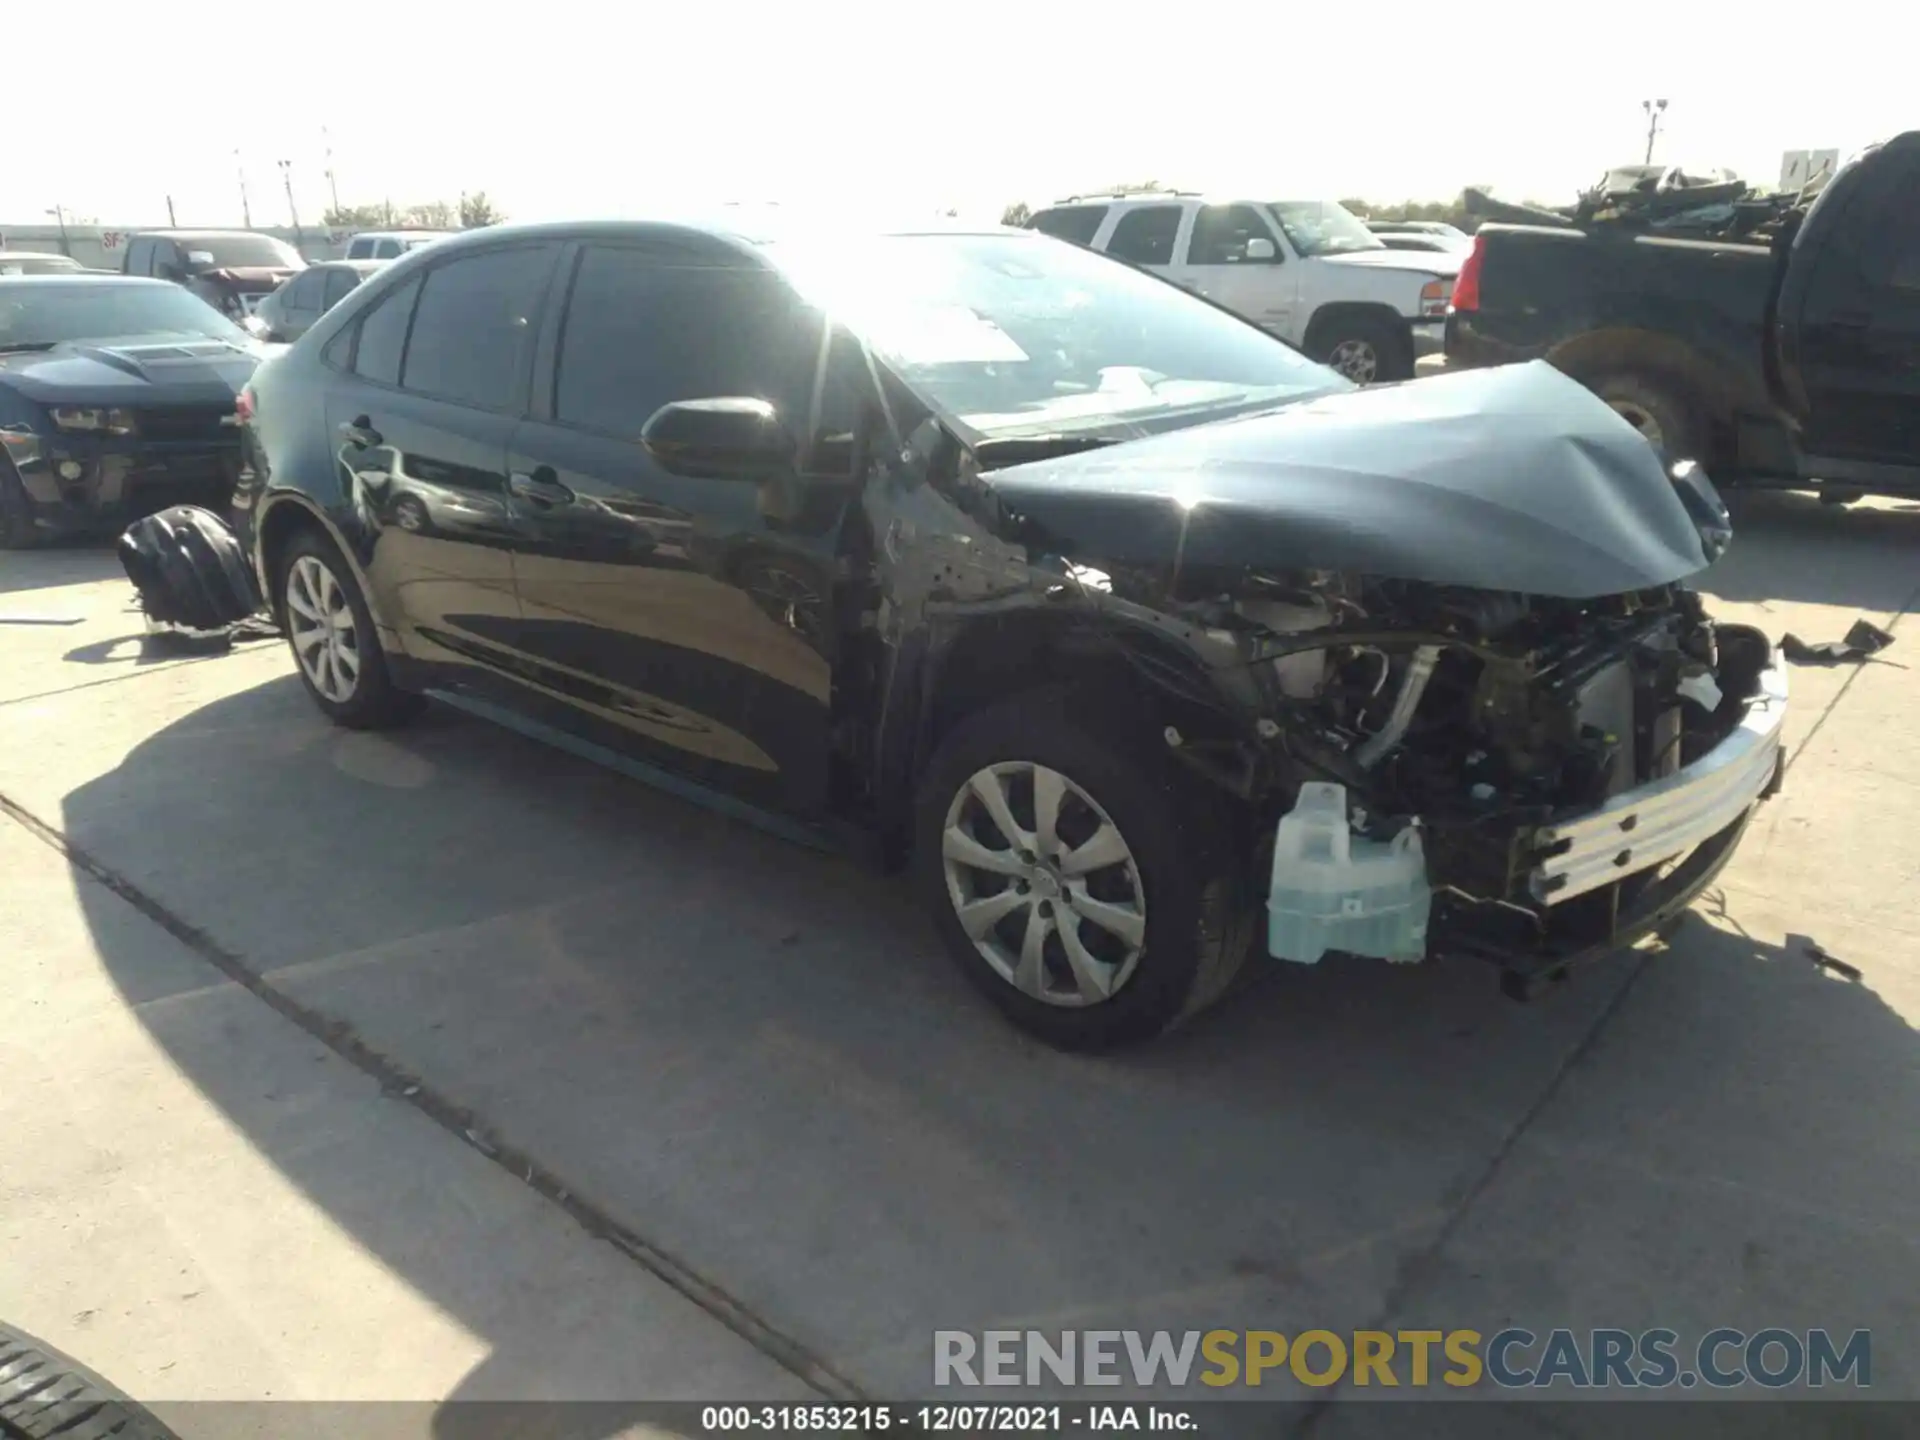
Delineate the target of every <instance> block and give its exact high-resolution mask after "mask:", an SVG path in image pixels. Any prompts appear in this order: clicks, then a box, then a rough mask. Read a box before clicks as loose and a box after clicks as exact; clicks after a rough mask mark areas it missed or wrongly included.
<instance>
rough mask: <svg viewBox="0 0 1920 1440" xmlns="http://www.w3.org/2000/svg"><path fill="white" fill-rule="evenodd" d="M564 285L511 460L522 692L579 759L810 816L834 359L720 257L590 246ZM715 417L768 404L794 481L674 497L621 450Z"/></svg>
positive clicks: (663, 476) (835, 517) (790, 313)
mask: <svg viewBox="0 0 1920 1440" xmlns="http://www.w3.org/2000/svg"><path fill="white" fill-rule="evenodd" d="M569 268H570V270H571V274H570V276H569V280H568V298H567V302H566V305H565V308H564V310H563V311H561V312H559V314H558V316H557V323H556V324H555V326H554V335H553V339H552V345H551V358H552V367H551V373H550V375H547V374H545V373H544V372H537V374H538V375H540V378H538V379H537V380H536V391H535V398H534V406H535V413H534V415H533V416H531V417H530V418H529V419H528V420H527V421H526V422H525V423H524V424H523V425H521V426H520V427H519V429H518V430H517V432H516V433H515V435H514V437H513V441H512V445H511V456H510V470H511V474H512V486H513V490H514V494H513V507H514V511H515V515H516V518H517V520H518V522H519V537H520V538H519V540H518V541H517V542H516V543H517V545H518V549H517V552H516V556H515V565H514V573H515V581H516V586H517V589H518V592H519V596H520V608H521V623H520V627H519V632H518V633H519V634H520V635H521V637H522V641H521V647H522V648H523V649H524V650H525V651H526V652H528V653H529V654H530V655H531V656H533V657H534V659H535V660H536V661H537V662H538V664H539V665H540V666H541V674H540V679H539V681H538V684H539V688H540V689H541V690H542V692H543V693H544V694H545V695H546V696H547V698H548V699H549V700H550V701H551V702H553V704H554V712H553V713H554V718H555V719H557V720H558V721H559V722H560V723H562V724H565V725H567V726H568V727H569V728H571V729H573V730H575V731H576V732H578V733H580V734H582V735H584V736H585V737H587V738H589V739H591V740H593V741H595V742H596V743H599V744H603V745H607V746H610V747H612V748H615V749H618V750H622V751H624V752H627V753H629V754H632V755H635V756H637V757H639V758H641V759H643V760H646V761H648V762H651V763H655V764H659V765H663V766H665V767H667V768H670V769H673V770H676V771H679V772H681V773H683V774H686V775H689V776H691V777H692V778H694V779H696V780H699V781H700V782H702V783H704V784H708V785H711V786H715V787H718V788H721V789H725V790H728V791H731V792H733V793H735V794H737V795H739V796H741V797H743V798H746V799H749V800H751V801H753V802H754V803H756V804H762V805H769V806H777V807H780V808H786V809H791V810H794V811H797V812H800V813H811V812H815V811H818V810H819V809H821V808H822V806H823V805H824V803H825V798H826V786H827V768H826V767H827V755H828V721H829V711H830V707H831V703H832V673H833V669H832V667H833V654H834V638H833V626H832V623H831V607H832V604H833V591H834V579H835V555H836V551H837V545H838V538H839V533H840V526H841V522H842V518H843V515H844V512H845V509H846V504H847V500H848V498H849V496H850V494H851V491H852V486H851V483H850V481H849V479H848V474H847V470H846V464H847V461H846V455H847V452H846V451H845V450H844V449H840V450H837V451H835V452H834V453H835V454H836V455H837V456H838V459H837V460H836V461H834V462H833V463H831V464H830V463H828V462H827V461H826V460H825V459H824V458H823V457H825V456H826V455H827V453H828V451H829V449H830V448H831V447H829V446H825V445H819V444H815V443H813V442H814V441H816V440H818V439H819V438H820V437H822V436H823V435H827V434H839V433H841V432H843V431H848V430H850V429H851V425H852V421H851V420H850V419H847V418H845V417H846V411H847V407H848V406H849V405H851V404H853V403H854V402H853V401H851V400H849V399H848V398H847V397H848V396H850V395H852V394H853V393H855V392H854V389H853V388H851V387H855V386H857V383H858V382H857V380H852V381H849V380H847V379H846V377H847V376H848V375H849V374H850V373H851V372H852V367H851V365H849V364H847V363H845V361H844V360H843V359H836V358H832V357H835V356H844V354H845V349H844V346H843V347H841V348H840V349H837V350H832V351H831V352H830V351H829V347H826V346H824V345H823V343H822V340H823V336H824V333H825V331H824V321H823V319H822V317H820V316H819V315H818V314H815V313H811V312H807V311H805V310H804V309H803V307H802V306H801V304H800V302H799V301H798V300H797V298H795V297H794V295H793V294H792V292H791V291H790V290H789V289H788V288H787V286H786V284H785V282H784V281H782V280H781V279H780V278H779V277H778V276H776V275H775V274H773V273H772V272H771V271H768V270H765V269H762V268H758V267H752V266H750V265H749V262H746V261H743V260H742V259H740V258H739V257H737V256H734V255H733V254H732V252H729V251H724V250H718V249H717V247H716V251H715V252H705V251H702V250H700V249H698V248H697V247H693V246H692V245H691V242H688V241H685V240H677V239H669V238H662V239H660V240H659V241H658V242H657V243H646V242H624V241H623V242H613V241H607V242H604V243H603V242H599V241H595V242H592V243H587V244H583V245H582V246H581V247H580V249H579V251H578V253H577V255H576V256H575V257H574V258H573V260H572V262H571V265H570V267H569ZM544 353H545V349H544V347H543V354H544ZM823 356H828V357H829V358H828V359H823ZM822 367H824V368H822ZM829 379H831V380H832V383H831V384H829V383H828V381H829ZM816 380H818V381H819V382H820V383H819V384H818V385H816V384H815V381H816ZM720 396H753V397H756V398H760V399H765V400H769V401H772V402H773V403H774V405H775V406H776V408H777V410H778V411H779V413H780V415H781V416H782V419H783V421H784V422H785V423H786V424H787V425H788V427H789V429H791V430H792V431H793V432H794V433H795V435H796V437H797V438H799V440H800V441H801V448H800V453H799V459H798V463H797V464H796V466H795V467H794V470H793V473H792V474H791V475H788V476H784V477H782V479H781V480H780V481H779V482H775V483H767V484H754V483H746V482H741V481H737V480H732V481H730V480H716V479H694V478H688V477H686V476H681V475H675V474H672V473H669V472H668V471H667V470H665V469H663V468H662V467H661V466H659V465H658V464H656V463H655V461H654V460H653V458H652V457H651V456H650V455H649V454H648V452H647V451H646V449H645V448H644V447H643V446H642V445H641V444H640V441H639V437H640V432H641V429H642V427H643V426H644V425H645V423H646V421H647V420H648V418H649V417H650V416H651V415H652V414H653V413H654V412H655V411H656V410H658V409H659V408H660V407H661V406H663V405H665V404H668V403H669V402H672V401H676V400H694V399H706V398H716V397H720Z"/></svg>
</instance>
